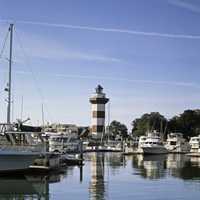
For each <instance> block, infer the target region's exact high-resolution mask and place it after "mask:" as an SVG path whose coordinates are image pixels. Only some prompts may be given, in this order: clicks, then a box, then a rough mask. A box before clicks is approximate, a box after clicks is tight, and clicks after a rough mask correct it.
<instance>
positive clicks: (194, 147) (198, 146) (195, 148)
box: [189, 135, 200, 153]
mask: <svg viewBox="0 0 200 200" xmlns="http://www.w3.org/2000/svg"><path fill="white" fill-rule="evenodd" d="M189 144H190V147H191V149H190V153H200V135H199V136H196V137H191V138H190V141H189Z"/></svg>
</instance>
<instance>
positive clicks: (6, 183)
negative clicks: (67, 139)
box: [0, 169, 70, 200]
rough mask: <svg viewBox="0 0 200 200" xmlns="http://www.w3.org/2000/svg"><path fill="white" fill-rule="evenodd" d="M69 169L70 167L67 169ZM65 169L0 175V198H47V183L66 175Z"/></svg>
mask: <svg viewBox="0 0 200 200" xmlns="http://www.w3.org/2000/svg"><path fill="white" fill-rule="evenodd" d="M69 170H70V169H69ZM67 172H68V171H67V169H65V170H63V171H59V172H56V173H55V172H54V174H46V175H44V174H43V175H30V174H27V175H12V176H11V175H1V176H0V199H5V200H7V199H8V200H16V199H24V200H25V199H42V200H49V199H50V192H49V185H50V184H53V183H58V182H60V181H61V179H63V178H65V177H67Z"/></svg>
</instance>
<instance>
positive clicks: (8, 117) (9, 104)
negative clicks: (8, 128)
mask: <svg viewBox="0 0 200 200" xmlns="http://www.w3.org/2000/svg"><path fill="white" fill-rule="evenodd" d="M13 26H14V24H10V26H9V32H10V56H9V77H8V110H7V123H8V124H10V123H11V121H10V116H11V86H12V85H11V80H12V45H13Z"/></svg>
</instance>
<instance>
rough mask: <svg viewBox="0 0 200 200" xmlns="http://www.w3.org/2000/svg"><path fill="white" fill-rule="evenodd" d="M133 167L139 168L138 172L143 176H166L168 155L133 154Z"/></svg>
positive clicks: (156, 177)
mask: <svg viewBox="0 0 200 200" xmlns="http://www.w3.org/2000/svg"><path fill="white" fill-rule="evenodd" d="M132 166H133V168H135V169H137V171H136V173H138V174H140V175H141V176H142V177H143V178H149V179H159V178H163V177H165V169H166V155H156V156H143V155H136V156H133V160H132Z"/></svg>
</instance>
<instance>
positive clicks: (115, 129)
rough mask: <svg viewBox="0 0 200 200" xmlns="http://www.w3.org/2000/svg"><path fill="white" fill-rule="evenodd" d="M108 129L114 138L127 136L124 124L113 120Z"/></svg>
mask: <svg viewBox="0 0 200 200" xmlns="http://www.w3.org/2000/svg"><path fill="white" fill-rule="evenodd" d="M109 131H110V132H111V134H112V136H113V137H114V138H116V136H120V137H123V138H126V137H127V136H128V129H127V127H126V125H124V124H122V123H120V122H118V121H116V120H114V121H112V122H111V123H110V126H109Z"/></svg>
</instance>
